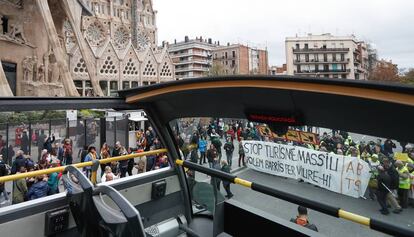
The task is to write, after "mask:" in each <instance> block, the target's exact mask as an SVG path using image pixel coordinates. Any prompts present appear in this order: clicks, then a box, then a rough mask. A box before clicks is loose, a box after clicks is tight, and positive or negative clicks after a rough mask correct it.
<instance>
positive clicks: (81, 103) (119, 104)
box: [0, 97, 136, 112]
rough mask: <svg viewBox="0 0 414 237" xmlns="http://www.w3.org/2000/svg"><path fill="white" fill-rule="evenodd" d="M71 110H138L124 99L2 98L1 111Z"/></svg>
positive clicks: (0, 101) (0, 98)
mask: <svg viewBox="0 0 414 237" xmlns="http://www.w3.org/2000/svg"><path fill="white" fill-rule="evenodd" d="M69 109H115V110H128V109H136V106H134V105H131V104H127V103H125V99H122V98H84V97H82V98H81V97H0V110H1V111H2V112H6V111H33V110H69Z"/></svg>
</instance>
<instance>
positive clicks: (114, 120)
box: [114, 116, 116, 147]
mask: <svg viewBox="0 0 414 237" xmlns="http://www.w3.org/2000/svg"><path fill="white" fill-rule="evenodd" d="M115 143H116V116H115V117H114V147H115Z"/></svg>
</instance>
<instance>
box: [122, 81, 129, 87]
mask: <svg viewBox="0 0 414 237" xmlns="http://www.w3.org/2000/svg"><path fill="white" fill-rule="evenodd" d="M122 89H129V81H123V82H122Z"/></svg>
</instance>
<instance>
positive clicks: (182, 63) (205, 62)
mask: <svg viewBox="0 0 414 237" xmlns="http://www.w3.org/2000/svg"><path fill="white" fill-rule="evenodd" d="M193 63H195V64H205V65H208V64H211V61H209V60H198V59H195V60H182V61H179V62H174V65H186V64H193Z"/></svg>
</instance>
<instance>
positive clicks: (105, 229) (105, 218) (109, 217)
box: [93, 185, 146, 237]
mask: <svg viewBox="0 0 414 237" xmlns="http://www.w3.org/2000/svg"><path fill="white" fill-rule="evenodd" d="M104 195H105V196H106V197H108V198H109V199H111V200H112V201H113V203H115V205H116V206H118V208H119V210H117V209H114V208H112V207H110V206H109V205H108V204H107V203H105V202H104V200H103V196H104ZM93 204H94V207H95V208H96V209H95V211H96V212H97V213H98V214H99V218H98V219H95V221H96V222H97V223H98V224H99V230H98V231H97V232H99V236H103V237H110V236H117V237H145V236H146V234H145V232H144V225H143V224H142V221H141V215H140V214H139V212H138V210H137V209H136V208H135V207H134V206H132V204H131V203H130V202H129V201H128V200H127V199H126V198H125V197H123V196H122V195H121V194H120V193H119V192H118V191H117V190H115V189H114V188H112V187H110V186H106V185H100V186H98V187H96V189H95V190H94V191H93Z"/></svg>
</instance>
